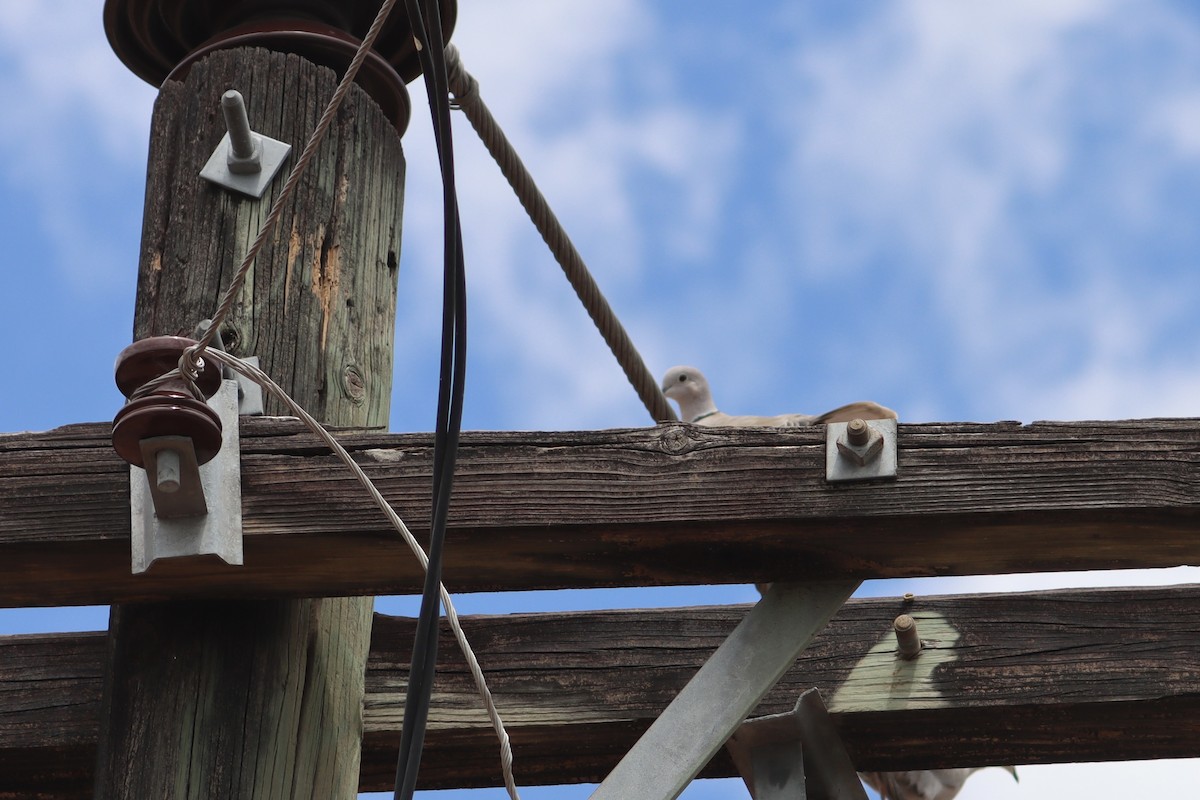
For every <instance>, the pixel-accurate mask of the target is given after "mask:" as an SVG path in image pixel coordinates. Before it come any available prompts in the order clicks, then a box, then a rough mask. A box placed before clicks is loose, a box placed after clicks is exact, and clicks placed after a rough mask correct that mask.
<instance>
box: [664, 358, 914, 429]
mask: <svg viewBox="0 0 1200 800" xmlns="http://www.w3.org/2000/svg"><path fill="white" fill-rule="evenodd" d="M662 390H663V394H665V395H666V396H667V397H668V398H670V399H672V400H674V401H675V402H676V403H678V404H679V416H680V418H681V419H682V420H683V421H684V422H693V423H695V424H697V425H711V426H722V425H723V426H730V427H735V428H750V427H765V428H799V427H803V426H805V425H822V424H824V423H826V422H849V421H850V420H852V419H855V418H858V419H895V418H896V412H895V411H892V410H891V409H890V408H885V407H883V406H881V405H879V404H878V403H871V402H866V401H864V402H858V403H850V404H849V405H844V406H841V407H839V408H835V409H834V410H833V411H826V412H825V413H824V414H780V415H778V416H775V417H754V416H732V415H730V414H725V413H723V412H721V411H718V410H717V406H716V404H715V403H714V402H713V398H712V390H711V389H709V388H708V381H707V380H706V379H705V377H704V375H703V374H701V372H700V370H698V369H696V368H695V367H671V368H670V369H669V370H667V374H666V376H664V377H663V383H662Z"/></svg>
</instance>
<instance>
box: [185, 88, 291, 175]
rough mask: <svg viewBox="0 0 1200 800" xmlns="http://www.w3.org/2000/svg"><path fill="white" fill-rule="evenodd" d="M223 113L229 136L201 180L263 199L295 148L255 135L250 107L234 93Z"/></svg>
mask: <svg viewBox="0 0 1200 800" xmlns="http://www.w3.org/2000/svg"><path fill="white" fill-rule="evenodd" d="M221 111H222V112H223V113H224V115H225V127H226V128H228V132H227V133H226V134H225V136H224V137H223V138H222V139H221V141H220V142H218V143H217V149H216V150H214V151H213V154H212V155H211V156H209V158H208V161H207V162H206V163H205V164H204V168H203V169H201V170H200V177H201V178H204V179H205V180H206V181H210V182H212V183H215V184H217V185H218V186H223V187H224V188H226V189H229V190H231V191H234V192H239V193H241V194H244V195H248V196H249V197H254V198H260V197H262V196H263V193H265V192H266V191H267V186H269V185H270V184H271V181H272V180H274V178H275V175H276V174H277V173H278V172H279V169H280V168H281V167H282V166H283V162H284V161H286V160H287V157H288V154H289V153H291V151H292V146H291V145H290V144H285V143H283V142H280V141H276V140H275V139H271V138H269V137H267V136H263V135H262V134H259V133H255V132H254V131H252V130H251V129H250V118H249V117H248V116H247V115H246V103H245V101H244V100H243V99H242V95H241V93H240V92H238V91H236V90H234V89H230V90H229V91H227V92H226V93H225V94H224V95H222V96H221Z"/></svg>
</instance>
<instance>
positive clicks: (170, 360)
mask: <svg viewBox="0 0 1200 800" xmlns="http://www.w3.org/2000/svg"><path fill="white" fill-rule="evenodd" d="M195 344H196V340H195V339H189V338H187V337H186V336H150V337H148V338H146V339H139V340H138V341H136V342H134V343H133V344H131V345H129V346H128V347H126V348H125V349H124V350H122V351H121V353H120V355H118V356H117V363H116V366H115V367H114V372H115V375H116V381H117V388H118V389H120V390H121V394H123V395H125V396H126V397H129V396H130V395H132V394H133V393H134V392H136V391H137V390H138V389H140V388H142V387H143V386H145V385H146V384H147V383H149V382H150V381H152V380H154V379H155V378H157V377H159V376H161V375H165V374H167V373H168V372H170V371H171V370H173V369H175V368H176V367H178V366H179V357H180V356H182V355H183V351H184V350H186V349H188V348H189V347H192V346H193V345H195ZM201 360H202V361H203V366H202V368H201V370H200V374H199V375H198V376H197V377H196V387H197V388H198V389H199V390H200V391H201V392H203V393H204V396H205V397H212V396H213V395H214V394H216V392H217V389H220V388H221V367H220V366H219V365H218V364H217V363H216V362H215V361H214V360H213V359H211V358H208V359H205V358H201ZM163 389H164V391H171V392H176V393H179V394H185V395H186V394H189V393H188V390H187V387H186V386H185V384H184V383H183V381H182V379H181V380H179V381H177V382H176V381H172V382H170V383H168V384H166V385H164V386H163Z"/></svg>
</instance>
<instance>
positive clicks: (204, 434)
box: [112, 336, 221, 468]
mask: <svg viewBox="0 0 1200 800" xmlns="http://www.w3.org/2000/svg"><path fill="white" fill-rule="evenodd" d="M194 344H196V341H195V340H194V339H188V338H186V337H183V336H152V337H150V338H148V339H142V340H140V341H137V342H134V343H133V344H131V345H129V347H126V348H125V349H124V350H122V351H121V354H120V355H119V356H117V365H116V381H117V388H119V389H120V390H121V392H122V393H123V394H124V395H125V396H126V397H128V396H130V395H132V394H133V393H134V392H136V391H137V390H138V389H140V388H141V387H143V386H145V385H146V384H147V383H149V382H150V381H152V380H154V379H155V378H158V377H160V376H162V375H164V374H166V373H167V372H170V371H171V370H172V369H175V368H176V367H177V366H178V365H179V357H180V356H181V355H183V351H184V350H186V349H187V348H189V347H191V346H192V345H194ZM202 362H203V363H202V366H201V369H200V374H199V375H198V376H197V378H196V387H197V388H198V389H199V390H200V391H201V392H203V393H204V396H205V397H211V396H212V395H213V393H215V392H216V391H217V389H219V388H220V387H221V369H220V367H219V366H218V365H217V363H216V362H215V361H214V360H213V359H211V358H210V359H202ZM156 436H186V437H188V438H189V439H191V440H192V446H193V447H194V448H195V451H196V461H197V463H200V464H204V463H206V462H208V461H210V460H212V457H213V456H215V455H216V454H217V451H219V450H220V449H221V418H220V416H218V415H217V412H215V411H213V410H212V409H211V408H209V407H208V405H206V404H205V403H202V402H201V401H199V400H197V399H196V398H194V397H192V395H191V393H190V392H189V391H188V389H187V386H186V384H185V382H184V381H183V380H182V379H177V380H172V381H167V382H166V383H164V384H163V385H161V386H159V387H158V388H156V389H155V390H154V391H153V392H151V393H150V394H147V395H146V396H145V397H141V398H138V399H137V400H133V401H132V402H130V403H128V404H126V405H125V407H124V408H122V409H121V410H120V411H119V412H117V416H116V418H115V419H113V434H112V438H113V447H114V448H115V449H116V451H117V453H118V455H120V456H121V458H123V459H125V460H126V461H128V462H129V463H130V464H134V465H136V466H139V467H143V468H144V467H145V466H146V465H145V463H144V462H143V459H142V449H141V441H142V440H143V439H149V438H153V437H156Z"/></svg>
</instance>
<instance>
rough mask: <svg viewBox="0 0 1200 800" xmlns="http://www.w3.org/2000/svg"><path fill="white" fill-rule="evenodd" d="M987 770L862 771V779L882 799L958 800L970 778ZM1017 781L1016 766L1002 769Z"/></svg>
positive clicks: (966, 768) (961, 768) (964, 768)
mask: <svg viewBox="0 0 1200 800" xmlns="http://www.w3.org/2000/svg"><path fill="white" fill-rule="evenodd" d="M981 769H984V768H983V767H959V768H957V769H919V770H913V771H911V772H860V773H859V774H858V777H860V778H862V779H863V782H864V783H866V784H867V786H870V787H871V788H872V789H874V790H875V791H877V792H879V798H880V800H954V798H955V797H957V796H958V792H959V790H961V789H962V787H963V784H964V783H966V781H967V778H969V777H971V775H972V774H973V773H975V772H977V771H979V770H981ZM1001 769H1005V770H1008V771H1009V772H1011V773H1012V776H1013V778H1014V779H1017V780H1020V779H1019V778H1017V768H1016V767H1001Z"/></svg>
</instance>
